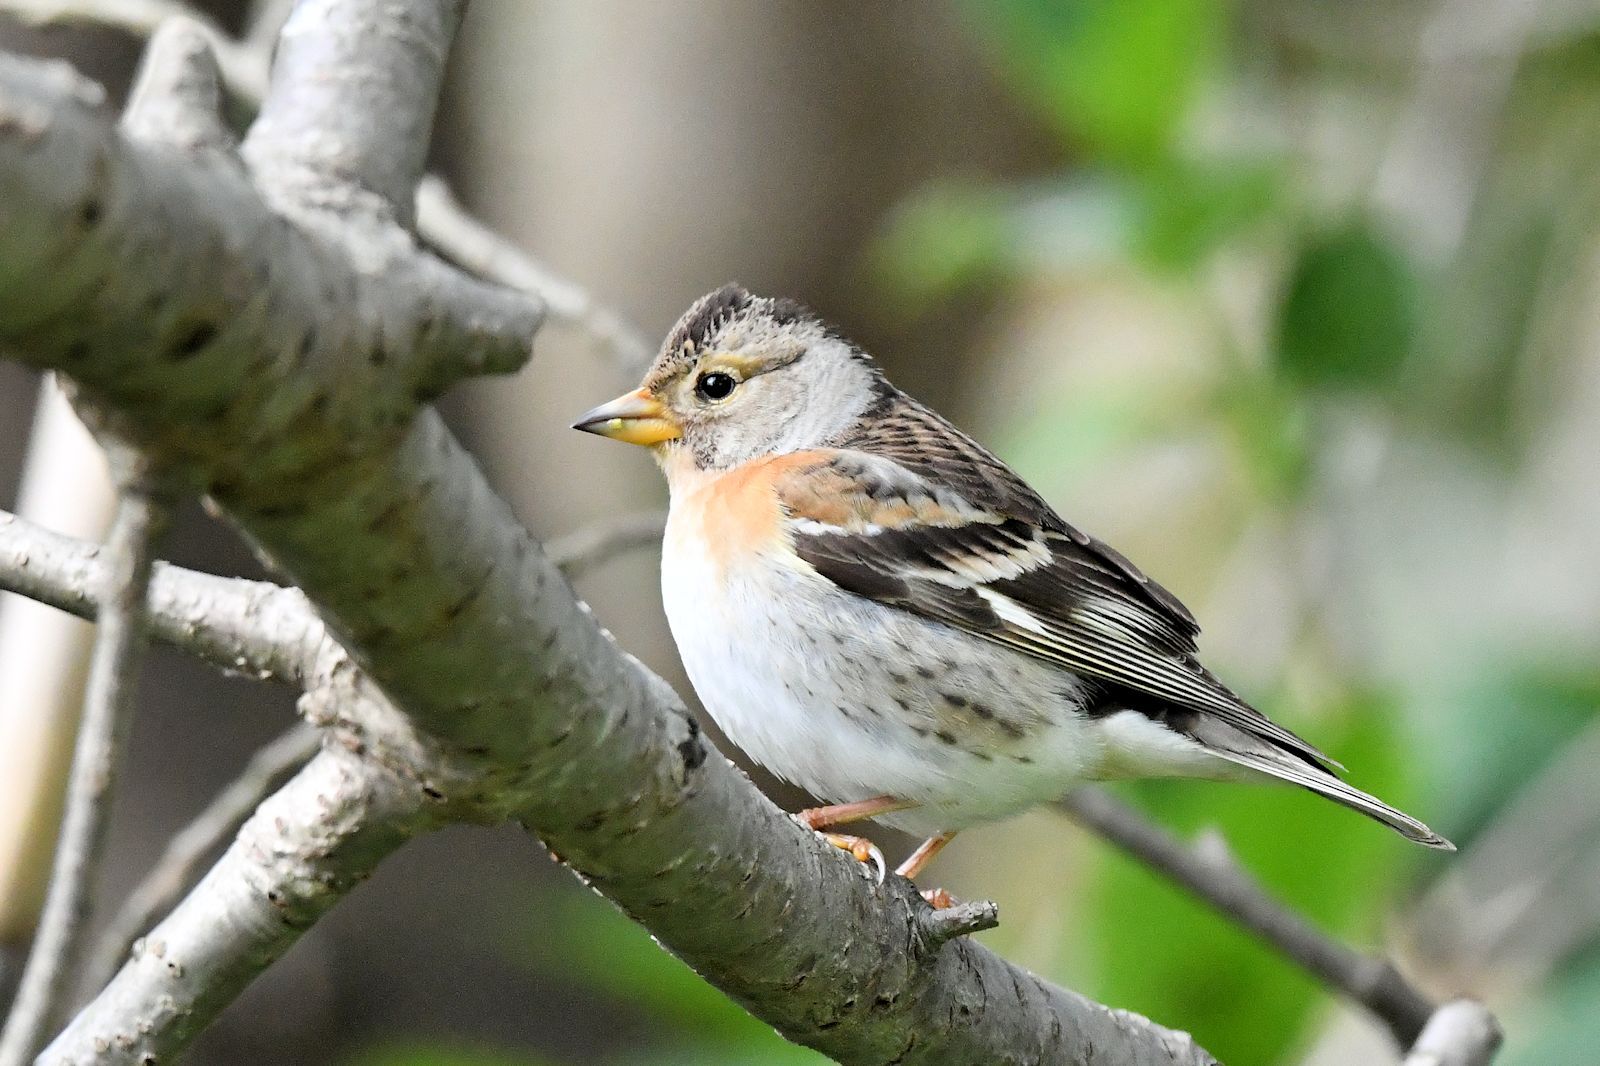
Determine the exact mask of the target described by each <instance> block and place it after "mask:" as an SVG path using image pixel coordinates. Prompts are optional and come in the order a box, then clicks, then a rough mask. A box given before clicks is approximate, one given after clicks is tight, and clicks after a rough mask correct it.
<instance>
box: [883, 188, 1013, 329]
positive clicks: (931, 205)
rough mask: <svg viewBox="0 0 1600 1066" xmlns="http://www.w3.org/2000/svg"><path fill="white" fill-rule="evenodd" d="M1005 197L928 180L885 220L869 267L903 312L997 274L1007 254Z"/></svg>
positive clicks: (991, 190)
mask: <svg viewBox="0 0 1600 1066" xmlns="http://www.w3.org/2000/svg"><path fill="white" fill-rule="evenodd" d="M1008 199H1009V198H1008V196H1007V195H1006V194H1005V193H1003V192H1002V191H1000V190H999V189H997V188H995V187H993V186H986V185H980V184H976V183H962V182H942V183H936V184H931V185H928V186H926V187H924V188H923V189H921V190H919V191H918V192H916V193H914V194H913V195H911V196H909V197H907V198H906V199H905V200H904V201H902V202H901V203H900V205H899V206H898V207H897V208H896V209H895V211H894V212H893V213H892V214H891V215H890V216H889V218H888V220H887V221H886V222H885V224H884V226H883V228H882V231H881V232H880V233H879V235H878V237H877V239H876V240H875V241H874V242H873V245H872V249H871V252H870V256H871V260H872V266H873V268H874V270H875V272H876V273H877V274H878V276H879V278H880V279H882V281H883V282H884V284H885V285H886V286H887V287H888V288H889V290H890V291H891V293H892V294H893V295H894V296H897V297H898V298H899V299H900V301H901V302H902V303H903V305H904V307H903V310H904V311H905V312H907V313H908V314H917V313H920V312H922V311H925V310H927V309H928V308H929V307H931V306H932V305H934V304H936V303H939V302H941V301H943V300H945V299H948V298H949V297H950V296H951V295H952V294H953V293H955V292H956V291H958V290H961V289H965V288H968V287H971V286H975V285H980V284H983V283H985V282H987V281H990V280H993V279H994V278H996V277H998V276H999V274H1000V272H1001V269H1002V264H1003V263H1004V261H1005V260H1006V258H1007V256H1008V254H1009V246H1010V244H1011V235H1010V232H1009V226H1010V222H1009V219H1008V218H1007V208H1008Z"/></svg>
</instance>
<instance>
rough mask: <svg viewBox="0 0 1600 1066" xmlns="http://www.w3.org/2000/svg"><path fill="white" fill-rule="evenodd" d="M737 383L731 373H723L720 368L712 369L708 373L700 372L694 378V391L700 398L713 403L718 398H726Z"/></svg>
mask: <svg viewBox="0 0 1600 1066" xmlns="http://www.w3.org/2000/svg"><path fill="white" fill-rule="evenodd" d="M738 384H739V382H738V381H737V380H735V378H734V376H733V375H732V374H724V373H722V372H721V371H720V370H713V371H711V372H710V373H707V374H701V375H700V377H699V378H697V379H696V380H695V383H694V392H695V395H696V396H698V397H700V398H701V399H702V400H710V401H711V402H713V403H715V402H716V401H718V400H726V399H727V398H728V397H729V396H731V395H732V394H733V389H734V386H736V385H738Z"/></svg>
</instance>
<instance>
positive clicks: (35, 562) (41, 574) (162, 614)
mask: <svg viewBox="0 0 1600 1066" xmlns="http://www.w3.org/2000/svg"><path fill="white" fill-rule="evenodd" d="M107 571H108V566H107V564H106V561H105V560H104V559H102V558H101V557H100V548H99V547H98V546H97V545H94V544H89V543H86V542H84V541H80V540H75V539H73V538H72V537H63V536H61V535H60V534H59V533H52V532H50V531H49V530H47V529H45V528H44V527H43V526H38V525H35V524H34V523H32V522H29V521H27V520H26V519H23V518H18V517H17V516H16V515H12V514H8V513H6V512H4V511H0V590H4V591H6V592H15V593H17V594H18V595H21V596H26V597H28V598H29V599H32V600H37V601H39V602H40V603H45V604H49V605H50V606H52V607H56V608H59V609H60V610H63V611H68V612H70V613H72V614H75V615H77V616H78V617H79V618H87V619H89V620H91V621H92V620H94V619H95V618H96V617H97V616H98V613H99V609H100V604H101V602H102V600H101V596H100V593H99V590H100V589H102V588H104V587H105V583H106V574H107ZM147 610H148V617H149V624H150V632H151V635H152V636H153V637H155V638H156V639H157V640H160V641H163V642H165V643H168V644H171V645H173V646H174V647H178V648H182V649H183V650H185V651H187V652H189V653H191V654H193V655H195V656H198V657H199V658H201V659H203V660H205V661H206V662H208V663H211V664H212V665H214V666H217V667H219V668H221V669H224V670H228V671H230V672H233V673H243V674H249V675H251V676H253V677H257V678H260V679H262V680H279V681H286V682H289V683H292V684H301V683H302V682H303V681H304V680H305V678H306V676H307V675H308V672H309V669H310V667H309V664H310V663H311V662H313V661H314V659H315V657H316V655H317V654H318V653H319V651H320V649H321V647H322V644H323V641H324V639H325V637H326V633H325V631H324V628H323V625H322V620H321V619H319V618H318V617H317V616H316V614H315V613H314V612H313V611H312V610H311V607H310V605H309V604H307V603H306V599H305V597H304V596H303V595H302V594H301V593H300V590H299V589H286V588H282V587H280V586H278V585H274V584H271V583H269V582H265V581H246V580H244V579H242V578H226V577H213V576H212V575H210V574H201V573H196V572H195V571H193V570H185V569H183V568H182V567H177V566H170V565H168V564H166V563H160V562H158V563H156V564H155V565H154V567H153V572H152V574H151V577H150V593H149V605H148V608H147Z"/></svg>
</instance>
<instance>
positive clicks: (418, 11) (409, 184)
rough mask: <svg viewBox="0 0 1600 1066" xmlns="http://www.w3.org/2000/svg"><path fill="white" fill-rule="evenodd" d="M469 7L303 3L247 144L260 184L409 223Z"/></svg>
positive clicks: (287, 29) (282, 40)
mask: <svg viewBox="0 0 1600 1066" xmlns="http://www.w3.org/2000/svg"><path fill="white" fill-rule="evenodd" d="M463 4H464V0H415V2H412V3H405V4H396V3H392V2H388V0H303V2H301V3H299V4H296V5H295V8H294V10H293V11H292V12H291V13H290V15H289V19H288V21H287V22H286V23H285V24H284V26H283V31H282V35H281V36H280V37H279V39H278V54H277V57H276V59H275V60H274V62H273V69H272V83H271V88H270V91H269V92H268V93H267V95H266V97H265V98H264V99H263V100H262V104H261V113H260V116H259V117H258V118H257V119H256V122H255V125H254V126H253V127H251V130H250V136H249V137H248V138H247V139H246V141H245V145H244V155H245V159H246V160H247V161H248V162H249V163H250V165H251V167H252V169H254V170H255V171H256V173H257V174H258V175H260V176H261V179H262V181H263V183H264V184H265V185H266V186H267V187H269V188H271V189H273V190H274V191H275V192H277V193H279V194H283V195H288V196H291V197H292V198H293V199H294V201H295V202H297V203H299V204H302V205H314V206H319V207H332V208H336V209H341V210H343V209H349V208H358V209H362V208H364V209H369V210H370V209H374V208H376V209H377V210H378V211H379V212H381V213H382V214H384V215H386V216H387V217H392V218H399V219H401V220H402V221H405V222H409V221H410V218H411V212H412V205H413V196H414V193H415V192H416V188H417V181H418V179H420V178H421V177H422V168H423V164H424V162H425V161H426V160H427V157H428V141H429V139H430V136H431V134H432V132H433V109H434V106H435V104H436V103H437V101H438V98H439V85H440V82H441V81H442V80H443V78H444V63H445V58H446V57H447V56H448V54H449V51H450V42H451V40H452V39H453V38H454V36H455V31H456V26H457V24H458V23H459V22H460V20H461V10H462V7H463Z"/></svg>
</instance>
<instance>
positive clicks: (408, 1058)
mask: <svg viewBox="0 0 1600 1066" xmlns="http://www.w3.org/2000/svg"><path fill="white" fill-rule="evenodd" d="M345 1061H346V1066H555V1063H554V1062H553V1061H552V1060H551V1059H545V1058H539V1057H537V1056H534V1055H530V1054H527V1053H525V1052H517V1053H516V1054H511V1053H510V1052H505V1053H502V1052H495V1051H485V1050H479V1049H470V1048H462V1047H449V1046H445V1045H433V1044H421V1045H414V1046H411V1045H403V1044H395V1045H393V1046H385V1047H380V1048H374V1049H372V1050H370V1051H365V1052H362V1053H361V1054H359V1055H356V1056H354V1057H352V1058H350V1059H347V1060H345Z"/></svg>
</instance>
